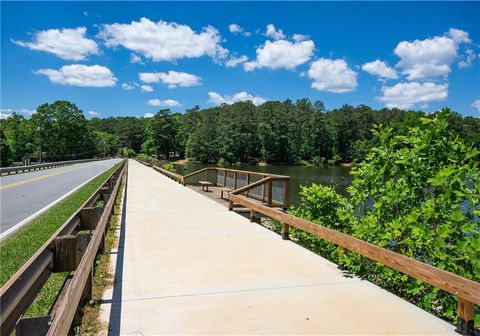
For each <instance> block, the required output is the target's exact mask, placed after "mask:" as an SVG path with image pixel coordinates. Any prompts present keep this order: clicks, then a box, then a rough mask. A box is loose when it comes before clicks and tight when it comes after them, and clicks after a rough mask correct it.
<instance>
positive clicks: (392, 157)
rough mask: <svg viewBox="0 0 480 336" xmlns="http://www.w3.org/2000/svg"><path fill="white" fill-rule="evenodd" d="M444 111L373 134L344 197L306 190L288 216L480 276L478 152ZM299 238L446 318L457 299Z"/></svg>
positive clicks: (320, 189)
mask: <svg viewBox="0 0 480 336" xmlns="http://www.w3.org/2000/svg"><path fill="white" fill-rule="evenodd" d="M451 118H452V114H451V112H450V111H449V110H448V109H444V110H442V111H441V112H439V113H438V114H437V115H436V116H435V117H434V118H422V119H421V120H420V121H421V124H420V125H419V126H418V127H412V128H411V129H410V130H409V131H408V132H407V134H406V135H395V132H394V131H393V128H392V127H386V128H379V127H377V128H376V129H375V131H374V137H375V138H374V142H375V143H376V146H375V147H374V148H372V149H371V151H370V152H369V154H368V155H367V157H366V160H365V162H363V163H362V164H360V166H359V167H358V168H357V169H354V170H353V173H352V174H353V176H354V180H353V182H352V185H351V186H350V187H349V188H348V191H349V193H350V198H349V199H346V198H344V197H342V196H340V195H338V194H336V193H335V192H334V191H333V190H331V189H330V188H327V187H323V186H318V185H312V186H310V187H304V188H303V190H302V192H301V196H302V204H301V205H300V206H299V207H297V208H294V209H292V213H293V214H295V215H297V216H300V217H302V218H305V219H308V220H311V221H314V222H316V223H319V224H322V225H325V226H327V227H330V228H333V229H336V230H339V231H342V232H344V233H347V234H350V235H352V236H354V237H357V238H360V239H362V240H365V241H368V242H371V243H374V244H376V245H379V246H382V247H384V248H387V249H390V250H393V251H395V252H397V253H400V254H403V255H406V256H409V257H411V258H415V259H417V260H420V261H422V262H425V263H428V264H430V265H434V266H436V267H438V268H441V269H445V270H447V271H450V272H453V273H455V274H458V275H460V276H462V277H465V278H468V279H474V280H476V281H478V280H479V279H480V227H479V216H480V170H479V163H478V160H477V159H476V158H477V157H478V154H479V151H478V149H477V148H475V147H474V146H471V145H466V144H465V143H464V141H462V140H460V139H459V138H458V136H457V135H455V134H454V133H452V132H451V131H450V130H449V126H448V121H449V119H451ZM296 235H297V237H298V239H299V242H300V243H302V244H304V245H306V246H308V247H310V248H312V249H313V250H315V251H316V252H318V253H320V254H322V255H325V256H326V257H328V258H330V259H331V260H334V261H335V262H337V261H339V262H340V264H341V265H343V266H344V267H345V268H347V269H348V270H349V271H351V272H352V273H354V274H357V275H359V276H361V277H363V278H366V279H368V280H370V281H372V282H374V283H376V284H378V285H380V286H382V287H384V288H386V289H388V290H389V291H392V292H394V293H396V294H398V295H400V296H402V297H404V298H406V299H408V300H409V301H411V302H413V303H415V304H417V305H419V306H420V307H422V308H424V309H426V310H429V311H432V312H434V313H436V314H437V315H439V316H442V317H444V318H446V319H448V320H452V319H453V318H454V317H455V312H456V298H455V297H454V296H453V295H450V294H447V293H445V292H443V291H441V290H439V289H438V288H434V287H432V286H430V285H428V284H425V283H423V282H421V281H418V280H415V279H413V278H410V277H409V276H406V275H403V274H402V273H400V272H397V271H395V270H392V269H390V268H388V267H386V266H383V265H381V264H380V263H376V262H372V261H370V260H367V259H366V258H364V257H361V256H359V255H357V254H353V253H346V254H344V255H343V256H341V257H340V260H338V258H339V256H338V249H337V248H336V247H335V246H334V245H332V244H330V243H327V242H325V241H322V240H320V239H317V238H314V237H312V236H311V235H309V234H306V233H300V232H296Z"/></svg>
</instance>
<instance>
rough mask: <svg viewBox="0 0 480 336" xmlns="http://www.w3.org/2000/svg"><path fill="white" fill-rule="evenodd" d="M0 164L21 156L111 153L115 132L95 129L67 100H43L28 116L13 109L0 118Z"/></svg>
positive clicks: (74, 156) (81, 156) (72, 157)
mask: <svg viewBox="0 0 480 336" xmlns="http://www.w3.org/2000/svg"><path fill="white" fill-rule="evenodd" d="M1 129H2V131H1V134H0V135H1V144H0V145H1V150H2V153H1V154H2V166H6V165H8V164H10V163H11V162H20V161H23V159H26V158H28V159H31V160H32V161H34V160H38V161H40V160H41V161H62V160H76V159H84V158H92V157H99V156H106V155H114V154H115V153H116V152H117V150H118V147H119V145H120V143H119V139H118V137H117V136H116V135H114V134H109V133H106V132H100V131H94V130H92V128H91V127H89V126H88V123H87V120H86V119H85V117H84V115H83V113H82V111H81V110H80V109H78V108H77V106H75V104H72V103H70V102H68V101H56V102H54V103H53V104H43V105H40V106H39V107H38V108H37V111H36V112H35V113H34V114H33V115H32V117H31V118H30V119H25V118H24V117H23V116H21V115H19V114H16V113H13V114H12V115H11V116H9V117H8V118H7V119H5V120H2V121H1Z"/></svg>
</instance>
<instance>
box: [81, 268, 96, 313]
mask: <svg viewBox="0 0 480 336" xmlns="http://www.w3.org/2000/svg"><path fill="white" fill-rule="evenodd" d="M92 298H93V265H92V269H91V270H90V273H89V274H88V278H87V282H86V283H85V288H84V289H83V292H82V296H81V297H80V306H83V305H85V304H87V303H88V302H89V301H90V300H92Z"/></svg>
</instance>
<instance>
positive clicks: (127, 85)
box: [122, 83, 135, 90]
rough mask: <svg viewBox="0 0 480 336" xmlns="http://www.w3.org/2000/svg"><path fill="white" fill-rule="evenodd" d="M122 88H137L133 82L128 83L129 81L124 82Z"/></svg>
mask: <svg viewBox="0 0 480 336" xmlns="http://www.w3.org/2000/svg"><path fill="white" fill-rule="evenodd" d="M122 89H124V90H133V89H135V86H133V85H132V84H128V83H123V84H122Z"/></svg>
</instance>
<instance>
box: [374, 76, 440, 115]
mask: <svg viewBox="0 0 480 336" xmlns="http://www.w3.org/2000/svg"><path fill="white" fill-rule="evenodd" d="M382 93H383V95H382V96H381V97H377V99H378V100H379V101H381V102H383V103H385V104H386V106H387V107H390V108H391V107H398V108H401V109H408V108H413V107H415V106H416V105H421V107H427V106H428V103H430V102H439V101H444V100H445V99H447V96H448V84H436V83H432V82H427V83H420V82H403V83H398V84H397V85H395V86H391V87H383V88H382Z"/></svg>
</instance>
